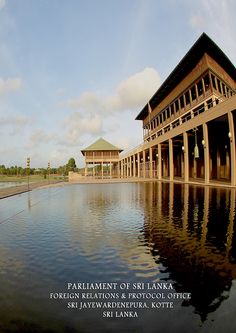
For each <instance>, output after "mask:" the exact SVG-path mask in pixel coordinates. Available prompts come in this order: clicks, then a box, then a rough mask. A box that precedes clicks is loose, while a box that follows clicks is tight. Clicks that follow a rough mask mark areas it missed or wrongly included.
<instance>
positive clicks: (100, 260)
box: [0, 182, 236, 333]
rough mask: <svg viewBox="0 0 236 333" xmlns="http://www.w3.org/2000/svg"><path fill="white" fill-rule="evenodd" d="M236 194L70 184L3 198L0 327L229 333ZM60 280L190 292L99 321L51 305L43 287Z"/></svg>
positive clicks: (235, 296) (56, 286)
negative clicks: (134, 314) (165, 304)
mask: <svg viewBox="0 0 236 333" xmlns="http://www.w3.org/2000/svg"><path fill="white" fill-rule="evenodd" d="M235 195H236V194H235V189H223V188H210V187H204V188H203V187H199V186H189V185H181V184H170V183H157V182H156V183H152V182H150V183H137V184H104V185H102V184H99V185H72V186H65V187H63V188H58V189H57V188H54V189H53V188H51V189H42V190H36V191H33V192H31V193H26V194H23V195H21V196H17V197H14V198H7V199H4V200H1V201H0V219H1V221H0V282H1V283H0V320H2V322H3V323H6V325H5V326H4V324H2V326H1V324H0V332H8V333H9V332H20V328H19V327H22V325H23V326H24V325H26V324H27V325H29V327H31V326H30V325H31V324H32V325H37V326H33V327H37V330H36V329H35V331H37V332H46V331H47V330H49V329H51V332H68V331H71V332H96V333H97V332H113V331H114V332H124V331H125V329H127V330H126V331H127V332H134V331H135V332H145V333H146V332H148V333H156V332H157V331H156V327H158V328H159V331H158V332H175V333H176V332H193V333H195V332H202V333H203V332H204V333H205V332H207V333H208V332H222V331H224V332H227V333H229V332H230V333H231V332H234V331H235V330H236V327H235V326H236V324H234V312H235V300H236V287H235V281H236V280H235V277H236V252H235V246H236V239H235V237H236V236H235V200H236V197H235ZM1 222H2V223H1ZM67 281H84V282H94V281H113V282H114V281H117V282H119V281H130V282H156V281H168V282H172V283H173V286H174V288H175V290H176V291H177V292H190V293H191V294H192V298H191V300H186V301H182V300H181V301H180V302H178V304H177V305H176V307H175V309H174V310H173V311H172V312H169V311H168V310H166V309H164V310H163V311H161V310H160V311H156V310H155V311H154V310H153V311H152V310H150V311H146V312H145V311H143V312H142V313H141V315H140V316H139V318H137V319H136V320H135V321H132V320H129V321H125V323H124V322H123V321H121V320H119V321H115V320H109V321H104V320H103V319H102V318H101V317H99V316H98V315H97V313H94V312H86V313H78V312H73V311H67V310H66V309H65V304H63V303H56V304H54V303H50V302H49V300H48V294H49V292H52V291H65V290H63V288H64V285H65V282H67ZM170 317H171V320H170ZM222 318H224V320H223V321H222ZM225 318H226V319H225ZM199 319H200V320H199ZM16 322H17V323H18V324H17V328H15V326H16V324H15V323H16ZM225 322H227V323H228V324H227V323H226V324H225ZM14 325H15V326H14ZM27 325H26V326H27ZM68 325H69V326H68ZM214 325H215V326H214ZM222 325H223V326H222ZM233 325H234V326H233ZM225 326H226V329H225ZM59 327H61V329H59ZM64 327H67V328H65V329H64ZM68 327H69V328H68ZM78 327H79V329H78V330H77V328H78ZM62 328H63V329H62ZM223 328H224V329H223ZM14 329H15V330H14ZM17 329H18V331H17ZM30 329H31V328H30ZM30 329H29V330H28V331H25V332H32V331H33V329H31V331H30Z"/></svg>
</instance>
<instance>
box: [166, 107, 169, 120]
mask: <svg viewBox="0 0 236 333" xmlns="http://www.w3.org/2000/svg"><path fill="white" fill-rule="evenodd" d="M166 117H167V118H170V108H169V107H168V108H167V109H166Z"/></svg>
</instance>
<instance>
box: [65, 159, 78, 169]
mask: <svg viewBox="0 0 236 333" xmlns="http://www.w3.org/2000/svg"><path fill="white" fill-rule="evenodd" d="M66 169H67V171H75V169H76V164H75V159H74V158H73V157H71V158H70V159H69V161H68V163H67V165H66Z"/></svg>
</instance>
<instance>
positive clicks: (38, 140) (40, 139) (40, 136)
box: [30, 129, 54, 147]
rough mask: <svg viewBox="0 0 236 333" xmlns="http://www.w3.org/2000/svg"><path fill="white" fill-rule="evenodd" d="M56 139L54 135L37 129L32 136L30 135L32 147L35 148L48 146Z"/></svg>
mask: <svg viewBox="0 0 236 333" xmlns="http://www.w3.org/2000/svg"><path fill="white" fill-rule="evenodd" d="M53 139H54V135H53V134H51V133H47V132H46V131H44V130H43V129H36V130H35V131H34V132H33V133H32V134H31V135H30V146H31V147H32V146H33V147H35V146H39V145H40V144H45V143H46V144H47V143H49V142H51V141H52V140H53Z"/></svg>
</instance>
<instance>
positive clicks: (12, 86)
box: [0, 78, 22, 96]
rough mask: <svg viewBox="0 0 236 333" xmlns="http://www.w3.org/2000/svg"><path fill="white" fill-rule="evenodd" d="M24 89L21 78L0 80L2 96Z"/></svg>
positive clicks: (0, 93)
mask: <svg viewBox="0 0 236 333" xmlns="http://www.w3.org/2000/svg"><path fill="white" fill-rule="evenodd" d="M21 87H22V80H21V79H20V78H14V79H6V80H4V79H2V78H0V96H5V95H6V94H8V93H10V92H13V91H16V90H19V89H20V88H21Z"/></svg>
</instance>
